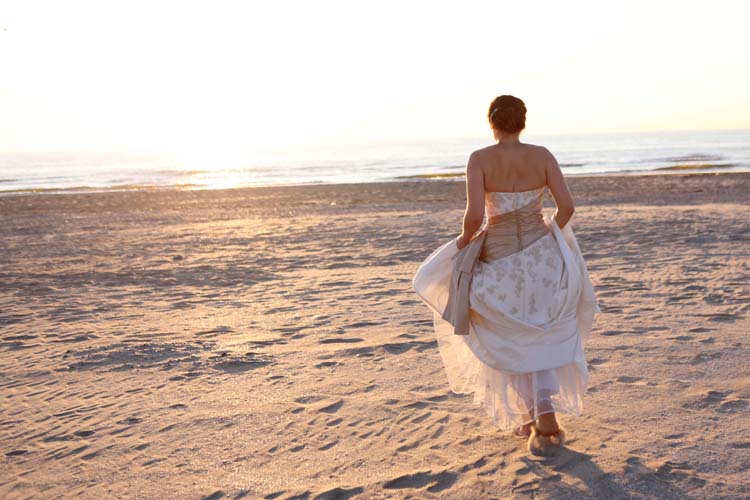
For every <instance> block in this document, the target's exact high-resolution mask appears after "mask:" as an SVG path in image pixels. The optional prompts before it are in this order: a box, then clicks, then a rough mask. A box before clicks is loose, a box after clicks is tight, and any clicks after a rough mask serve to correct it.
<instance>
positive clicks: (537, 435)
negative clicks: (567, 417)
mask: <svg viewBox="0 0 750 500" xmlns="http://www.w3.org/2000/svg"><path fill="white" fill-rule="evenodd" d="M564 446H565V429H563V428H562V427H560V426H559V425H558V426H557V431H556V432H553V433H551V434H542V433H541V432H539V429H537V427H536V425H532V426H531V435H530V436H529V442H528V449H529V452H530V453H531V454H532V455H537V456H542V457H551V456H554V455H557V454H558V453H559V452H560V450H561V449H562V448H563V447H564Z"/></svg>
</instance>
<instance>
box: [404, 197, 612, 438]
mask: <svg viewBox="0 0 750 500" xmlns="http://www.w3.org/2000/svg"><path fill="white" fill-rule="evenodd" d="M545 188H546V186H543V187H541V188H538V189H533V190H529V191H520V192H500V191H495V192H488V193H486V196H485V214H486V217H485V221H484V224H483V226H482V229H481V230H480V233H483V232H486V238H484V241H483V242H482V243H481V254H479V256H478V258H477V259H476V260H475V261H474V265H473V270H472V271H471V280H470V282H469V283H470V286H469V289H468V312H467V317H468V335H458V334H456V333H457V332H458V330H459V327H457V326H454V324H451V322H449V321H446V319H443V318H444V317H447V316H446V314H444V313H446V310H447V309H449V307H448V308H447V307H446V306H447V305H448V302H449V298H451V301H453V300H454V299H455V297H454V295H455V292H456V290H455V288H452V287H453V286H455V276H456V275H455V274H454V267H456V268H457V267H458V266H454V264H455V262H456V257H457V255H458V254H459V253H460V252H459V250H458V247H457V246H456V241H457V240H456V239H451V240H450V241H448V242H446V243H444V244H443V245H441V246H440V247H439V248H437V249H436V250H435V251H434V252H433V253H432V254H431V255H430V256H429V257H427V259H426V260H425V261H424V262H423V263H422V264H421V265H420V267H419V269H418V270H417V273H416V275H415V276H414V280H413V283H412V285H413V288H414V290H415V292H416V293H417V294H418V295H419V296H420V298H421V299H422V300H423V301H424V302H425V303H426V304H427V306H428V307H429V308H430V309H431V310H432V311H433V315H434V330H435V336H436V338H437V341H438V348H439V350H440V354H441V357H442V360H443V364H444V367H445V371H446V374H447V378H448V382H449V385H450V388H451V390H452V391H453V392H455V393H459V394H460V393H465V394H468V393H472V392H473V393H474V403H476V404H482V405H483V406H484V407H485V409H486V410H487V413H488V415H489V416H490V418H491V419H492V421H493V423H494V424H496V425H497V426H498V427H500V428H501V429H504V430H509V429H512V428H514V427H517V426H519V425H523V424H526V423H528V422H531V421H532V420H535V419H536V418H537V417H539V416H540V415H543V414H545V413H550V412H555V413H567V414H570V415H575V416H579V415H580V414H581V412H582V409H583V395H584V393H585V392H586V389H587V387H588V381H589V374H588V369H587V364H586V358H585V355H584V345H585V343H586V341H587V339H588V337H589V333H590V331H591V326H592V323H593V319H594V315H595V314H596V313H598V312H601V310H600V309H599V306H598V304H597V302H596V298H595V295H594V287H593V284H592V283H591V279H590V278H589V274H588V271H587V269H586V264H585V262H584V260H583V255H582V254H581V249H580V247H579V246H578V242H577V240H576V237H575V234H574V233H573V230H572V228H571V223H570V221H569V222H568V223H566V224H565V226H564V227H563V229H560V227H559V226H558V225H557V222H556V221H555V220H554V217H553V216H552V215H544V214H543V212H542V199H543V195H544V193H545ZM496 229H497V230H496ZM478 234H479V233H478ZM452 278H453V279H454V282H453V284H452V282H451V279H452ZM449 296H451V297H449Z"/></svg>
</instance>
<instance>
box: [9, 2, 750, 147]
mask: <svg viewBox="0 0 750 500" xmlns="http://www.w3.org/2000/svg"><path fill="white" fill-rule="evenodd" d="M748 5H750V2H747V1H736V2H729V1H721V0H714V1H712V2H705V1H702V2H690V1H685V0H682V1H675V2H671V1H653V0H651V1H648V2H645V1H643V2H641V1H628V2H602V1H591V2H575V1H571V2H535V1H521V0H518V1H516V2H504V1H493V2H469V1H467V2H455V1H453V2H444V3H442V2H436V1H431V2H417V1H406V0H401V1H398V2H388V1H378V2H365V1H354V0H350V1H347V2H326V1H321V0H317V1H314V2H311V1H304V2H286V1H278V0H273V1H251V0H246V1H242V2H222V1H205V2H200V3H199V2H187V1H184V0H183V1H179V2H167V1H157V0H150V1H146V2H139V1H133V0H129V1H127V2H122V1H119V2H115V1H105V0H98V1H92V2H79V1H72V0H65V1H59V0H55V1H49V2H37V1H33V0H31V1H30V0H18V1H14V0H4V1H3V2H1V3H0V62H2V64H1V65H0V151H24V150H25V151H29V150H50V149H58V150H59V149H133V150H137V149H156V150H167V151H178V152H183V153H186V154H195V155H201V154H205V155H207V156H211V157H215V156H217V154H219V153H221V154H226V155H228V156H231V155H243V154H246V153H247V151H251V150H252V149H253V148H255V147H257V146H258V145H265V144H285V143H289V144H300V143H320V142H324V143H335V142H349V141H367V140H375V139H377V140H381V139H409V138H427V137H433V138H441V137H469V136H480V137H483V136H487V137H488V138H491V135H490V133H489V130H488V128H487V121H486V111H487V107H488V105H489V103H490V101H491V100H492V98H493V97H495V96H496V95H500V94H513V95H516V96H518V97H520V98H522V99H523V100H524V101H525V102H526V105H527V108H528V115H527V133H528V134H532V133H533V134H536V133H565V132H596V131H602V132H604V131H633V130H665V129H707V128H740V127H750V94H749V93H748V89H750V65H749V64H747V51H748V49H750V46H749V44H748V37H747V31H746V30H747V27H746V24H747V22H748V19H750V7H747V6H748Z"/></svg>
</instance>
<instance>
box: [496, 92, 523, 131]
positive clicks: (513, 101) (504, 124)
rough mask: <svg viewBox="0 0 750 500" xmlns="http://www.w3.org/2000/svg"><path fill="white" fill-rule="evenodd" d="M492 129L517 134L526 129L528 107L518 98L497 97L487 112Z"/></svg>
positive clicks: (509, 96) (510, 96)
mask: <svg viewBox="0 0 750 500" xmlns="http://www.w3.org/2000/svg"><path fill="white" fill-rule="evenodd" d="M487 118H489V120H490V123H491V124H492V128H494V129H497V130H501V131H503V132H509V133H515V132H520V131H521V130H523V129H524V128H526V105H525V104H524V103H523V101H522V100H521V99H519V98H518V97H513V96H512V95H501V96H499V97H495V99H494V100H493V101H492V104H490V110H489V111H488V112H487Z"/></svg>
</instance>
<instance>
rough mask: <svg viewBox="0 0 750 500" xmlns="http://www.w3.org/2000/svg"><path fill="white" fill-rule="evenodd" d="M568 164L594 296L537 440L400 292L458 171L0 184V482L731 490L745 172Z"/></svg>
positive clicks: (544, 491)
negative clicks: (462, 379) (633, 170)
mask: <svg viewBox="0 0 750 500" xmlns="http://www.w3.org/2000/svg"><path fill="white" fill-rule="evenodd" d="M568 184H569V186H570V188H571V191H572V193H573V197H574V200H575V202H576V205H577V210H576V213H575V215H574V217H573V219H572V221H571V224H572V227H573V230H574V231H575V233H576V236H577V238H578V241H579V244H580V246H581V248H582V250H583V252H584V257H585V258H586V261H587V264H588V268H589V272H590V274H591V278H592V281H593V282H594V284H595V287H596V292H597V297H598V299H599V304H600V307H601V308H602V314H600V315H598V316H597V318H596V321H595V323H594V328H593V331H592V335H591V341H590V342H589V344H588V345H587V347H586V353H587V359H588V361H589V369H590V372H591V384H590V387H589V390H588V393H587V395H586V399H585V407H584V414H583V415H582V416H581V417H578V418H572V417H569V416H566V415H562V416H560V422H561V425H563V426H564V427H565V428H566V429H567V430H568V445H567V449H566V450H565V451H563V453H561V454H560V455H559V456H557V457H554V458H539V457H533V456H531V455H529V454H528V452H527V451H526V448H525V444H526V443H525V440H523V439H520V438H516V437H513V436H512V435H511V434H510V432H500V431H498V430H496V429H494V428H493V427H492V425H491V424H490V423H489V421H488V419H487V418H486V416H485V414H484V410H483V409H482V408H481V407H479V406H475V405H474V404H473V403H472V398H471V396H470V395H461V396H459V395H455V394H452V393H451V392H450V391H449V389H448V384H447V380H446V378H445V375H444V373H443V371H442V370H443V368H442V362H441V359H440V355H439V352H438V350H437V345H436V343H435V341H434V338H433V337H432V322H431V315H430V313H429V311H428V309H427V308H426V307H425V306H424V305H423V304H422V303H421V302H420V301H419V299H418V297H417V296H416V295H415V294H414V293H413V292H412V290H411V279H412V277H413V275H414V272H415V271H416V268H417V266H418V265H419V263H420V262H421V261H422V260H423V259H424V258H425V257H427V255H429V254H430V253H431V252H432V250H434V249H435V248H437V247H438V246H439V245H440V244H441V243H443V242H445V241H446V240H447V239H448V238H451V237H454V236H456V235H457V234H458V231H459V228H460V221H461V215H462V213H463V203H464V184H463V183H462V182H460V181H454V180H438V181H424V182H393V183H373V184H351V185H327V186H304V187H303V186H300V187H273V188H251V189H235V190H215V191H179V190H164V191H145V192H132V191H131V192H109V193H81V194H19V195H6V196H2V197H0V222H1V223H2V224H1V225H0V235H1V237H0V443H2V445H1V448H0V453H1V454H0V459H1V460H2V461H3V464H2V467H0V497H2V498H32V497H33V498H58V497H79V498H212V499H217V498H253V499H255V498H266V499H292V498H298V499H303V498H305V499H313V498H326V499H330V498H362V499H371V498H450V499H464V498H465V499H478V498H535V499H540V498H554V499H562V498H566V499H567V498H575V499H579V498H595V499H601V498H607V499H620V498H623V499H624V498H668V499H671V498H675V499H678V498H679V499H681V500H684V499H712V500H714V499H723V498H726V499H730V498H732V499H734V498H743V497H750V472H748V471H749V470H750V426H748V425H747V420H748V417H750V372H748V369H747V362H748V361H747V360H748V359H750V339H749V338H748V331H750V318H749V313H750V173H731V174H673V175H644V176H634V175H627V176H607V177H604V176H593V177H569V178H568ZM547 196H548V195H547ZM545 207H546V208H545V210H553V209H554V208H553V207H554V204H553V202H552V200H551V199H548V198H546V199H545Z"/></svg>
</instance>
